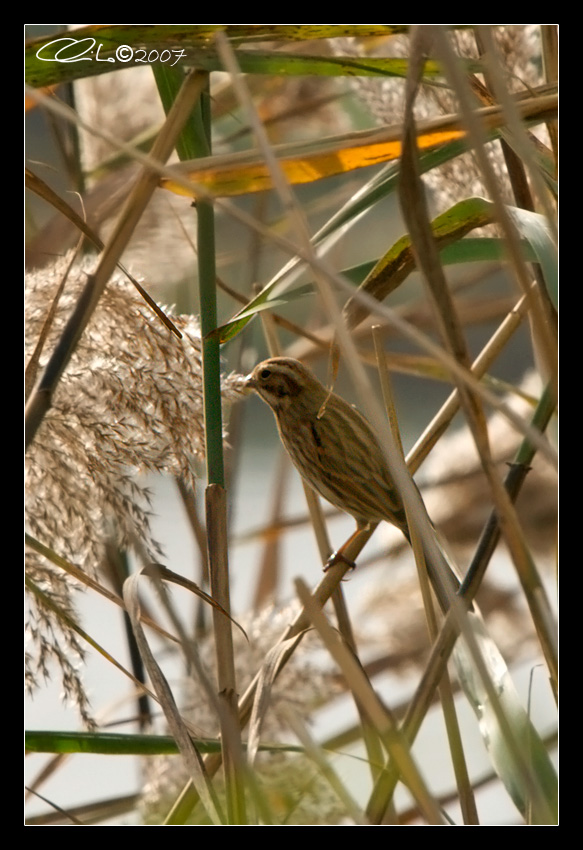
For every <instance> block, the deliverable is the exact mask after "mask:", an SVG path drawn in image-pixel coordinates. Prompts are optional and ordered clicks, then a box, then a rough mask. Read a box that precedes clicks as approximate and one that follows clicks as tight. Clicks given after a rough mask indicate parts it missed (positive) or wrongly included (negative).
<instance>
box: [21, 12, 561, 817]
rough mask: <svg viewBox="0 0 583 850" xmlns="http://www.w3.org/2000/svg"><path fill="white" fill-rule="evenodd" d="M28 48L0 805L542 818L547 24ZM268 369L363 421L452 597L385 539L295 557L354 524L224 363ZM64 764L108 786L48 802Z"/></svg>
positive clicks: (550, 67)
mask: <svg viewBox="0 0 583 850" xmlns="http://www.w3.org/2000/svg"><path fill="white" fill-rule="evenodd" d="M61 35H62V34H61ZM58 36H59V33H54V32H52V33H49V34H48V35H47V34H45V35H42V36H41V37H37V38H36V39H34V40H30V41H29V42H28V43H27V46H26V73H27V83H28V84H29V89H27V99H28V103H29V106H30V112H29V116H28V118H27V121H30V127H31V129H30V130H29V142H30V150H31V153H30V157H29V162H28V163H27V187H28V189H29V193H28V201H29V216H28V219H27V225H28V232H27V266H28V269H27V294H26V313H27V333H26V336H27V339H26V341H27V376H26V377H27V411H26V425H27V577H26V578H27V600H28V603H27V620H28V622H27V628H28V644H27V687H28V689H29V692H30V694H31V697H34V702H31V703H30V704H29V705H30V708H29V718H30V719H29V721H28V723H27V747H28V750H29V754H28V764H27V785H28V795H29V796H28V799H27V809H28V808H29V809H30V811H27V823H31V824H32V823H61V822H63V823H75V824H82V823H85V824H87V823H103V824H105V823H108V822H112V819H115V820H114V822H117V823H127V824H132V825H138V824H142V823H147V824H166V825H182V824H192V825H205V824H213V825H260V824H265V825H299V824H309V825H314V824H315V825H370V824H372V825H397V824H415V823H428V824H435V825H437V824H454V823H459V824H468V825H470V824H472V825H473V824H483V825H487V824H492V823H516V824H529V825H530V824H533V825H541V824H551V823H556V822H557V799H556V794H557V789H556V774H555V770H554V766H553V759H552V756H553V751H554V745H555V741H554V735H555V731H556V727H555V723H554V711H553V704H554V701H555V700H556V694H557V637H556V623H555V617H556V611H555V608H556V606H555V588H554V572H553V571H554V566H555V563H554V562H555V557H556V552H555V548H556V547H555V542H556V541H555V525H556V505H555V501H556V498H555V497H556V480H555V467H556V457H555V448H554V440H553V438H552V436H549V431H550V434H551V435H552V434H553V433H554V427H555V425H554V416H555V412H556V390H557V386H556V385H557V339H556V336H557V335H556V309H557V257H556V200H557V198H556V150H557V121H556V118H557V104H556V31H555V28H554V27H551V26H546V25H545V26H534V25H532V26H498V27H490V26H485V25H476V26H472V25H464V26H462V27H457V28H456V27H453V28H447V27H445V26H443V25H434V26H422V27H416V26H414V27H407V26H402V25H394V26H391V25H370V26H369V25H363V24H361V25H325V26H322V25H300V26H292V25H272V26H267V25H265V26H264V25H227V26H223V25H216V26H215V25H154V26H144V25H128V26H125V25H124V26H122V25H111V26H110V25H106V26H101V25H99V26H97V25H95V26H89V27H84V28H83V29H82V30H79V31H73V32H70V33H68V36H69V37H71V38H72V39H75V43H74V44H73V43H71V45H70V46H69V47H67V48H66V50H67V51H68V53H66V54H63V53H61V54H59V56H60V58H61V59H62V58H63V56H64V55H65V56H68V58H69V59H72V58H74V56H75V55H76V54H75V53H74V52H72V51H78V50H79V49H80V46H82V47H90V46H92V45H94V48H95V49H96V47H97V46H98V45H99V53H98V56H99V61H97V59H95V56H96V54H95V53H92V54H90V53H88V54H87V57H88V59H87V60H86V61H68V62H63V61H55V55H54V50H55V47H54V45H53V46H51V42H53V41H54V39H55V38H56V37H58ZM82 39H84V41H81V40H82ZM93 40H94V42H93ZM60 44H61V45H62V44H63V42H61V43H60ZM51 51H52V52H51ZM123 51H125V53H124V52H123ZM130 54H131V56H132V57H133V58H132V59H131V60H130V61H129V62H127V61H126V60H127V58H128V56H130ZM122 57H123V61H122ZM57 58H59V57H57ZM47 59H48V60H49V61H44V60H47ZM162 59H166V61H162ZM109 60H111V61H109ZM140 60H143V61H140ZM106 71H108V73H107V74H106V73H105V72H106ZM33 122H36V123H33ZM49 142H52V143H53V144H49ZM33 144H34V154H33V152H32V151H33ZM39 151H40V153H39ZM168 304H173V305H174V306H171V307H169V306H167V305H168ZM279 352H281V353H287V354H289V355H291V356H295V357H298V358H299V359H301V360H302V361H304V362H306V363H308V364H310V365H311V366H312V367H313V368H314V369H315V370H316V371H317V372H318V373H319V374H320V376H321V377H322V379H323V380H325V381H328V382H329V383H330V386H334V387H335V389H336V390H337V391H339V392H341V393H342V394H344V395H345V396H347V397H349V398H350V399H351V400H354V402H355V403H356V404H357V405H358V406H360V407H361V409H362V410H363V412H365V413H366V415H367V416H368V417H369V418H370V420H371V421H372V423H373V424H374V426H375V428H376V429H377V430H378V432H379V433H380V434H381V436H382V440H383V445H384V446H385V447H386V449H387V457H388V461H389V462H390V464H391V470H392V471H394V476H395V480H396V481H398V482H399V484H400V486H401V488H402V492H403V498H404V500H405V503H406V505H407V506H408V509H409V506H410V507H411V511H412V513H411V515H410V522H411V523H412V528H413V529H414V530H415V533H414V534H413V543H414V544H415V537H416V535H417V534H427V533H428V530H429V533H431V531H430V526H429V525H428V524H427V523H426V521H425V519H424V517H425V508H426V507H427V509H428V511H429V514H430V515H431V517H432V520H433V521H434V523H435V525H436V527H437V528H438V533H439V540H438V541H437V540H436V541H434V543H433V544H432V545H438V546H440V547H443V548H444V550H445V551H446V553H447V558H448V560H449V561H450V563H451V564H452V567H453V568H454V569H455V571H456V572H457V574H458V577H459V581H460V590H459V592H458V593H457V594H456V595H455V596H453V597H451V594H449V596H448V595H447V594H446V595H445V597H444V596H442V595H439V599H440V602H441V604H437V602H436V599H435V598H434V596H433V592H432V590H431V587H430V585H429V584H428V582H427V576H426V572H425V568H424V564H423V558H422V556H420V555H419V552H418V551H417V550H418V548H419V547H417V546H415V545H414V547H413V548H414V552H413V551H410V550H409V549H408V548H407V547H406V546H405V545H404V544H405V542H404V541H403V540H400V539H398V535H396V532H395V536H393V534H392V532H393V531H394V530H391V529H386V528H382V527H381V528H379V529H378V530H377V531H376V533H375V535H374V536H373V537H372V539H370V541H367V545H366V548H363V547H364V541H362V540H359V542H358V548H355V549H354V550H348V553H347V554H348V555H349V556H350V558H354V560H355V562H356V564H357V568H356V570H355V571H351V569H350V566H349V564H348V563H339V564H336V565H335V566H334V567H333V568H332V569H329V570H327V571H325V572H322V565H323V564H325V563H326V561H327V559H328V557H329V555H330V554H331V552H332V551H333V550H334V549H335V548H337V547H338V545H339V543H341V542H342V539H341V538H342V535H343V534H344V533H346V537H348V536H349V535H350V533H351V530H352V526H351V521H348V520H347V524H344V521H343V520H342V519H341V518H339V517H337V516H336V514H335V513H334V512H331V511H330V510H329V507H328V506H326V505H325V504H323V503H322V504H321V503H320V502H319V500H318V499H317V498H316V497H315V496H314V494H313V493H311V491H310V490H309V489H307V488H305V489H304V490H303V491H302V490H300V491H298V490H297V489H296V488H295V484H297V479H296V478H294V477H292V474H291V472H290V470H289V469H288V468H287V466H286V464H285V459H284V458H282V457H281V449H280V448H279V447H278V446H277V444H276V443H275V441H274V440H273V439H272V435H273V429H272V423H271V420H270V417H269V412H268V411H267V410H266V409H265V410H263V409H262V408H261V407H260V406H259V405H258V403H257V400H255V399H249V398H248V397H247V394H246V391H245V387H244V381H243V377H242V376H243V375H244V374H245V373H246V372H248V371H249V370H250V369H251V367H252V366H253V365H254V363H255V362H257V361H258V360H259V359H261V358H262V357H263V356H266V354H268V353H271V354H274V353H279ZM259 429H261V430H259ZM263 429H265V431H264V430H263ZM267 429H270V430H267ZM266 434H267V436H265V435H266ZM276 453H277V454H276ZM278 455H279V458H280V459H279V460H278V459H277V458H278ZM294 475H295V473H294ZM411 475H414V476H415V479H416V481H417V483H418V485H419V487H420V489H421V492H422V495H423V502H418V501H417V498H418V497H417V491H416V489H415V488H413V487H411V485H410V476H411ZM169 483H170V484H171V485H172V487H173V490H172V492H173V494H174V498H175V500H176V501H175V502H174V503H173V504H174V505H175V507H173V508H171V509H168V511H169V512H170V511H172V512H173V514H172V519H173V520H174V513H175V512H176V511H177V510H180V512H181V516H183V517H184V520H183V522H182V524H181V532H180V539H179V540H178V541H177V540H175V539H173V536H172V532H170V533H169V536H168V537H166V538H165V537H164V535H162V537H161V536H160V528H161V527H160V526H159V525H158V522H157V519H156V516H155V514H156V512H157V511H158V510H159V508H158V505H159V504H160V503H159V502H157V501H156V498H157V497H156V496H154V497H153V496H152V492H151V488H154V490H155V491H157V492H158V491H159V489H160V488H161V487H167V486H168V484H169ZM290 486H291V490H290ZM271 488H273V489H271ZM261 491H262V492H261ZM288 491H289V493H290V495H289V499H290V500H291V499H292V498H293V502H292V504H293V507H292V508H291V509H286V507H285V504H286V498H288ZM164 492H166V491H164ZM292 494H293V495H292ZM260 496H261V498H260ZM153 499H154V501H153ZM409 500H411V501H410V502H409ZM176 505H177V506H178V507H176ZM162 508H163V509H164V506H162ZM264 513H265V514H266V515H267V518H265V515H264ZM169 515H170V513H169ZM339 529H340V531H339ZM164 533H168V532H166V531H165V532H164ZM177 543H178V545H179V549H178V551H179V552H180V555H179V556H174V558H175V560H173V559H172V556H169V555H168V552H172V551H175V550H174V546H175V544H177ZM184 552H194V553H196V557H195V558H194V561H195V563H191V564H189V563H188V559H186V558H185V557H184V556H183V553H184ZM245 553H247V555H246V554H245ZM249 553H251V554H249ZM189 558H191V556H189ZM242 563H244V564H245V566H244V568H243V569H241V564H242ZM416 567H417V568H416ZM243 585H244V587H243ZM310 586H311V587H312V589H311V590H310ZM82 591H84V592H83V593H82ZM444 599H445V601H444ZM93 606H96V607H98V609H99V610H101V611H103V610H106V611H107V622H108V623H110V624H111V623H113V622H117V621H118V620H119V623H120V625H121V627H122V628H120V630H119V631H116V632H115V633H114V632H113V631H112V630H111V625H107V626H106V625H105V619H104V620H103V621H101V620H99V621H97V622H95V619H94V617H93V616H92V614H91V610H92V607H93ZM103 606H106V607H105V609H104V608H103ZM98 658H100V659H102V662H100V663H103V664H105V665H106V666H107V668H108V670H111V671H115V672H114V675H113V678H112V681H113V683H114V685H113V690H114V693H113V694H112V693H111V692H110V688H109V685H108V686H106V685H105V681H106V678H107V677H104V679H103V683H101V682H100V681H98V682H97V685H95V684H93V686H92V687H91V688H89V686H88V679H90V680H92V681H94V680H93V676H92V673H91V671H92V669H93V665H94V664H95V663H96V659H98ZM126 659H127V660H126ZM101 669H103V668H101ZM525 671H526V679H525ZM539 673H540V675H539ZM54 680H60V683H61V687H62V690H63V695H64V697H65V699H66V701H68V702H69V703H70V704H71V705H73V706H74V711H75V712H76V713H75V714H72V713H71V712H70V711H67V712H66V713H65V710H64V709H63V715H62V718H61V719H60V720H59V722H55V723H53V724H51V726H52V727H53V728H51V727H49V728H47V724H45V723H44V722H42V721H41V720H40V719H39V716H38V714H36V713H35V708H34V707H35V705H36V704H38V703H39V701H41V700H44V699H48V695H47V694H46V693H45V692H46V690H47V688H46V683H47V682H48V681H54ZM539 704H540V705H539ZM543 706H544V707H545V711H544V713H543V711H542V707H543ZM41 754H44V755H41ZM89 754H103V756H102V759H101V760H100V761H99V762H98V764H99V771H100V773H102V774H103V775H104V776H105V777H106V782H107V776H108V775H109V776H111V777H112V779H113V777H114V776H115V774H116V771H117V769H118V766H119V765H120V764H121V763H122V762H124V756H126V757H127V755H133V756H134V757H135V759H136V761H135V763H136V766H137V773H136V777H135V779H134V780H128V782H127V786H126V787H124V788H123V790H122V791H121V792H118V790H117V788H116V792H115V794H112V795H111V796H109V797H108V798H107V799H100V798H99V796H100V795H99V793H98V792H97V790H95V789H96V787H97V786H96V785H94V784H93V783H92V781H91V778H90V775H89V774H86V775H85V777H84V779H83V782H82V790H81V793H80V789H79V788H78V787H77V788H73V787H69V786H68V785H67V776H68V772H71V773H72V774H73V775H74V773H73V772H74V770H75V767H74V766H75V765H77V766H79V769H80V770H81V771H83V769H84V768H83V760H84V759H88V758H90V757H91V756H90V755H89ZM69 793H70V797H68V794H69ZM101 796H103V795H101ZM64 797H66V799H64ZM39 798H41V799H42V800H43V801H44V802H43V804H42V805H41V806H40V807H39V802H38V801H39ZM80 798H81V799H80ZM492 801H493V802H492Z"/></svg>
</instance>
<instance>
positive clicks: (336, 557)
mask: <svg viewBox="0 0 583 850" xmlns="http://www.w3.org/2000/svg"><path fill="white" fill-rule="evenodd" d="M336 564H347V565H348V566H349V567H350V569H351V570H355V569H356V563H355V561H351V560H350V558H347V557H346V555H345V554H344V553H343V552H342V550H341V549H339V550H338V552H334V553H333V554H332V555H330V557H329V558H328V560H327V561H326V563H325V564H324V572H327V571H328V570H329V569H330V568H331V567H334V566H335V565H336Z"/></svg>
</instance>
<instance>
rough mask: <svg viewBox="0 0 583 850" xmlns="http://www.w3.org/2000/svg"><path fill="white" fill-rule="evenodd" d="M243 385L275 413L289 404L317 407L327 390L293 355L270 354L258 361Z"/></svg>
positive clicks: (315, 408)
mask: <svg viewBox="0 0 583 850" xmlns="http://www.w3.org/2000/svg"><path fill="white" fill-rule="evenodd" d="M245 385H246V386H247V387H249V388H250V389H252V390H255V392H256V393H257V394H258V395H259V396H261V398H262V399H263V401H265V402H266V403H267V404H268V405H269V406H270V407H271V408H272V410H274V411H275V412H276V413H277V412H280V411H282V410H285V409H286V408H287V407H289V405H290V404H296V405H298V406H302V407H309V408H310V409H313V410H318V409H319V407H320V406H321V404H322V402H323V400H324V399H325V397H326V390H325V388H324V387H323V386H322V384H321V383H320V381H319V380H318V379H317V378H316V377H315V375H313V374H312V372H310V370H309V369H308V368H306V366H304V365H303V364H302V363H300V362H299V360H294V359H293V357H271V358H270V359H269V360H264V361H263V362H262V363H258V364H257V366H256V367H255V368H254V369H253V371H252V372H251V374H250V375H249V376H248V377H247V380H246V382H245Z"/></svg>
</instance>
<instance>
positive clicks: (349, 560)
mask: <svg viewBox="0 0 583 850" xmlns="http://www.w3.org/2000/svg"><path fill="white" fill-rule="evenodd" d="M377 525H378V523H376V522H363V521H360V522H359V521H357V523H356V529H355V531H354V532H353V533H352V534H351V535H350V537H349V538H348V540H346V541H345V542H344V543H343V544H342V546H341V547H340V549H338V550H337V551H336V552H334V553H333V554H332V555H330V557H329V558H328V560H327V561H326V563H325V564H324V572H326V570H329V569H330V567H333V566H334V564H338V563H344V564H348V566H349V567H350V569H352V570H353V569H355V567H356V560H355V559H356V558H357V557H358V555H359V554H360V552H361V551H362V549H364V546H365V544H366V543H367V542H368V540H369V538H370V536H371V535H372V533H373V531H374V530H375V528H376V527H377Z"/></svg>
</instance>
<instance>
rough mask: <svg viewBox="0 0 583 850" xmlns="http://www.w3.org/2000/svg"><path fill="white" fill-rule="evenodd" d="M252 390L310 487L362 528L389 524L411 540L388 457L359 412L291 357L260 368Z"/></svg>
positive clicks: (251, 383) (250, 380) (254, 374)
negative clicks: (271, 414) (269, 411)
mask: <svg viewBox="0 0 583 850" xmlns="http://www.w3.org/2000/svg"><path fill="white" fill-rule="evenodd" d="M247 385H248V386H249V387H251V388H252V389H254V390H255V392H256V393H257V394H258V395H260V396H261V398H262V399H263V400H264V401H265V402H266V403H267V404H268V405H269V406H270V407H271V409H272V410H273V412H274V414H275V418H276V420H277V425H278V428H279V434H280V437H281V440H282V443H283V445H284V447H285V449H286V450H287V452H288V454H289V456H290V458H291V460H292V462H293V463H294V465H295V466H296V468H297V469H298V471H299V473H300V475H301V476H302V477H303V478H304V480H305V481H306V482H307V483H308V484H309V485H310V487H312V488H313V489H314V490H316V492H318V493H319V494H320V495H321V496H323V497H324V498H325V499H327V500H328V501H329V502H331V503H332V504H333V505H335V506H336V507H337V508H340V509H341V510H343V511H346V513H348V514H351V515H352V516H353V517H354V518H355V520H356V522H357V526H358V527H359V528H364V527H365V526H367V525H369V524H376V523H378V522H380V521H381V520H386V521H387V522H390V523H392V524H393V525H396V526H397V528H400V529H401V531H402V532H403V533H404V534H405V536H406V537H407V538H408V537H409V533H408V529H407V522H406V519H405V511H404V509H403V505H402V502H401V499H400V496H399V494H398V493H397V491H396V490H395V488H394V486H393V484H392V481H391V478H390V475H389V470H388V469H387V464H386V461H385V458H384V455H383V452H382V451H381V448H380V446H379V443H378V440H377V438H376V436H375V434H374V432H373V430H372V428H371V427H370V425H369V424H368V422H367V421H366V419H365V418H364V416H362V414H360V413H359V412H358V410H356V409H355V408H354V407H352V406H351V405H350V404H348V403H347V402H346V401H344V399H342V398H340V396H338V395H336V394H335V393H332V394H331V395H329V393H328V390H326V388H325V387H324V386H323V385H322V384H321V383H320V381H319V380H318V379H317V378H316V377H315V376H314V375H313V374H312V372H310V370H309V369H307V368H306V367H305V366H303V365H302V364H301V363H300V362H299V361H297V360H294V359H293V358H291V357H272V358H271V359H269V360H264V361H263V362H262V363H259V364H258V365H257V366H256V367H255V369H254V370H253V372H252V373H251V375H250V376H249V378H248V379H247ZM324 402H326V405H325V409H324V411H323V413H322V415H321V416H320V415H319V414H320V411H321V408H322V405H323V404H324Z"/></svg>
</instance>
